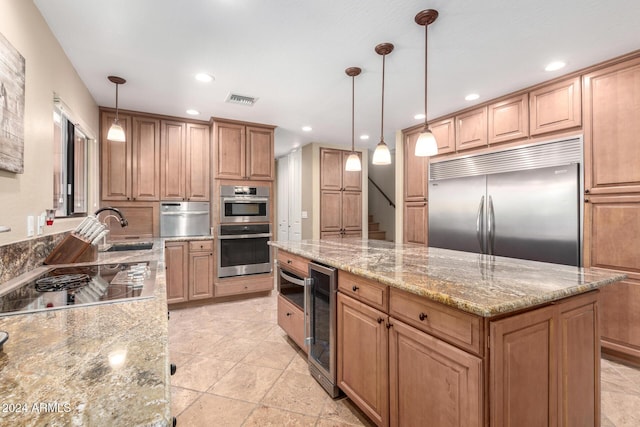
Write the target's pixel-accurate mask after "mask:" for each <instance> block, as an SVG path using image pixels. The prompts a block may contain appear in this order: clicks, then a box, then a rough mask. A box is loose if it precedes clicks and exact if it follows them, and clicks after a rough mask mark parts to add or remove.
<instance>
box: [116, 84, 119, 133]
mask: <svg viewBox="0 0 640 427" xmlns="http://www.w3.org/2000/svg"><path fill="white" fill-rule="evenodd" d="M118 86H120V85H119V84H118V83H116V120H115V121H116V123H118Z"/></svg>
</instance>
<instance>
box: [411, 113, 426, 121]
mask: <svg viewBox="0 0 640 427" xmlns="http://www.w3.org/2000/svg"><path fill="white" fill-rule="evenodd" d="M413 118H414V119H416V120H423V119H424V114H423V113H420V114H416V115H415V116H413Z"/></svg>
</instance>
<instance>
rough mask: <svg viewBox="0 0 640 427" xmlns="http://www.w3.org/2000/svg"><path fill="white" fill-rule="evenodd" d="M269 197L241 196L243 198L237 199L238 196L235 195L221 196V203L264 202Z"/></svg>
mask: <svg viewBox="0 0 640 427" xmlns="http://www.w3.org/2000/svg"><path fill="white" fill-rule="evenodd" d="M268 201H269V199H266V198H261V197H255V198H246V199H245V198H243V199H239V198H235V197H223V198H222V203H228V202H231V203H265V202H268Z"/></svg>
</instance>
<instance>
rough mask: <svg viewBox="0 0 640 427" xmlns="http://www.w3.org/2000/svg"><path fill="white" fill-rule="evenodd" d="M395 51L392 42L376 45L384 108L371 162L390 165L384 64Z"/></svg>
mask: <svg viewBox="0 0 640 427" xmlns="http://www.w3.org/2000/svg"><path fill="white" fill-rule="evenodd" d="M391 52H393V45H392V44H391V43H381V44H379V45H378V46H376V53H377V54H378V55H382V109H381V118H380V142H379V143H378V145H377V146H376V150H375V151H374V152H373V159H372V160H371V163H373V164H374V165H390V164H391V153H390V152H389V147H388V146H387V144H386V143H385V142H384V65H385V57H386V56H387V55H388V54H390V53H391Z"/></svg>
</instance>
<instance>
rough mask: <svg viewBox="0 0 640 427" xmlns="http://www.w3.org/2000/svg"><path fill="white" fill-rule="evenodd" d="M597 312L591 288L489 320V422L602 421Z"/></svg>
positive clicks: (523, 423) (516, 423)
mask: <svg viewBox="0 0 640 427" xmlns="http://www.w3.org/2000/svg"><path fill="white" fill-rule="evenodd" d="M597 318H598V306H597V292H593V293H590V294H585V295H582V296H580V297H576V298H572V299H570V300H567V301H566V302H564V303H560V304H557V305H551V306H547V307H543V308H540V309H538V310H534V311H530V312H526V313H522V314H519V315H515V316H512V317H509V318H506V319H503V320H498V321H495V322H491V324H490V331H491V332H490V348H491V357H490V368H489V372H490V378H489V394H490V396H491V407H490V414H491V420H490V423H491V425H493V426H503V425H512V426H519V425H576V426H577V425H580V426H582V425H598V423H599V421H600V390H599V387H597V386H596V385H597V384H598V382H599V376H600V369H599V367H600V359H599V357H598V355H599V347H600V337H599V333H598V321H597ZM587 354H590V355H595V357H593V356H592V357H585V355H587Z"/></svg>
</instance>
